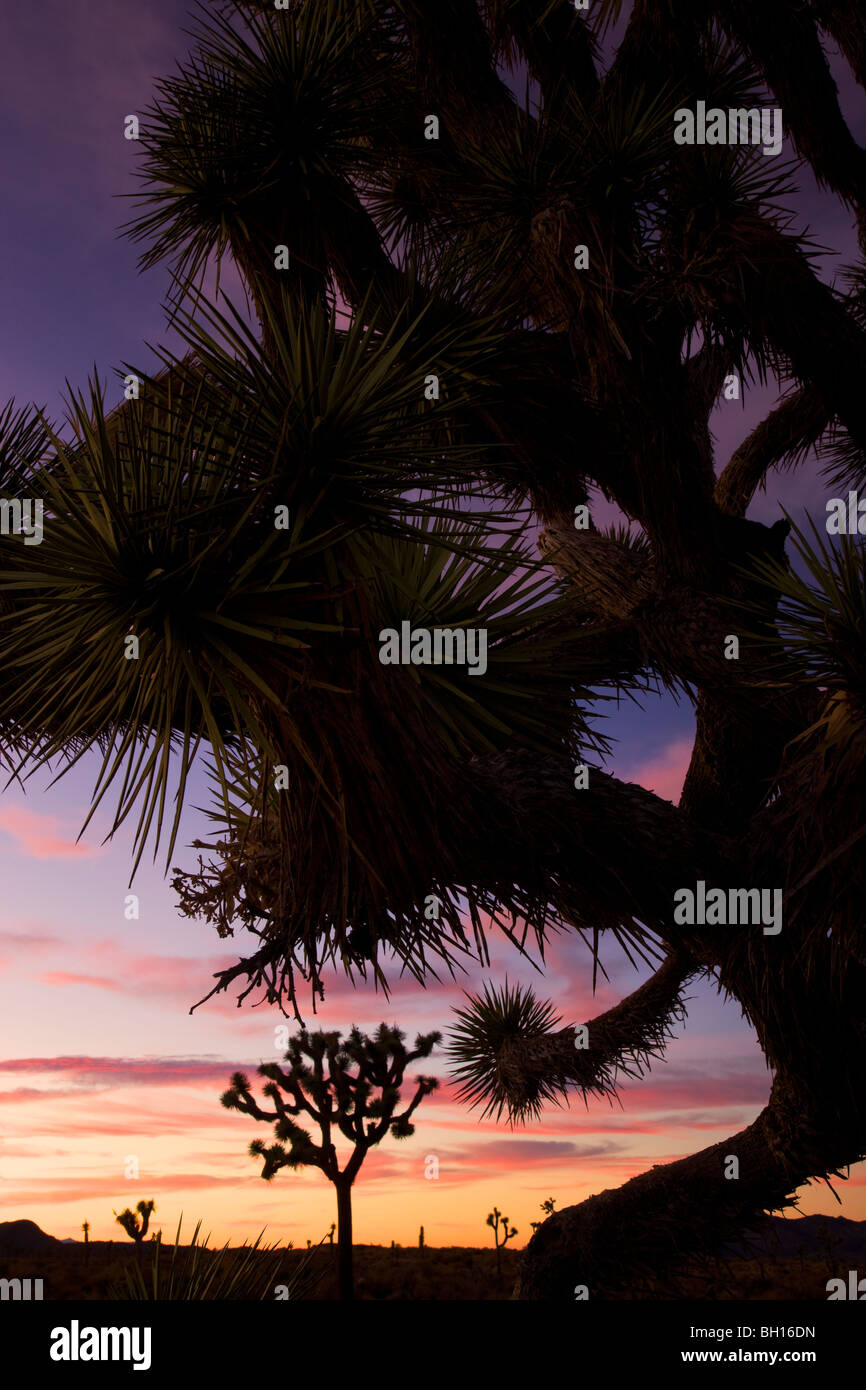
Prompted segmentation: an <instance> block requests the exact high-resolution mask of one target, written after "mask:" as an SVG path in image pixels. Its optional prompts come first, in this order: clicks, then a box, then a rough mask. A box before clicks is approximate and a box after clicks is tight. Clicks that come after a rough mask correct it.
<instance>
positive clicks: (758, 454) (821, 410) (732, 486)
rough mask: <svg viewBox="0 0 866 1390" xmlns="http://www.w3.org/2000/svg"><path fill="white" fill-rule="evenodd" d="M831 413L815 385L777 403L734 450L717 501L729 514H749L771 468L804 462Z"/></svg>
mask: <svg viewBox="0 0 866 1390" xmlns="http://www.w3.org/2000/svg"><path fill="white" fill-rule="evenodd" d="M830 423H831V415H830V412H829V411H828V409H827V406H826V404H825V402H824V400H823V398H822V396H821V394H820V392H818V391H816V390H815V388H814V387H813V386H801V387H800V388H799V390H797V391H795V392H794V393H793V395H790V396H788V398H787V399H786V400H784V401H782V402H781V404H780V405H777V406H776V408H775V410H772V411H771V412H770V414H769V415H768V416H767V417H766V419H764V420H762V421H761V423H760V424H759V425H758V426H757V427H756V428H755V429H754V430H752V433H751V434H750V435H749V437H748V438H747V439H745V440H744V441H743V443H742V444H741V445H740V447H739V448H738V449H737V451H736V452H735V453H733V454H732V455H731V457H730V459H729V461H728V463H727V464H726V465H725V467H724V468H723V469H722V472H721V473H720V474H719V480H718V482H717V483H716V504H717V505H718V506H719V507H720V508H721V510H722V511H723V512H726V513H727V514H728V515H729V516H745V515H746V511H747V509H748V507H749V503H750V502H751V500H752V498H753V497H754V495H755V492H756V490H757V488H758V487H760V486H761V485H762V484H763V482H764V479H765V477H766V474H767V473H768V471H769V470H770V469H771V468H773V467H775V466H776V465H777V464H780V463H784V462H785V461H787V460H790V459H792V458H793V459H796V460H797V461H800V460H801V459H803V458H804V457H805V456H806V455H807V454H808V452H809V450H810V449H812V448H814V446H815V445H816V444H817V443H818V441H819V439H820V438H821V435H822V434H823V433H824V431H825V430H826V429H827V428H828V426H829V425H830Z"/></svg>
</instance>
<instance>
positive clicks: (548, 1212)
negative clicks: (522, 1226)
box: [529, 1197, 556, 1231]
mask: <svg viewBox="0 0 866 1390" xmlns="http://www.w3.org/2000/svg"><path fill="white" fill-rule="evenodd" d="M541 1210H542V1211H543V1212H544V1214H545V1216H552V1215H553V1213H554V1211H555V1210H556V1198H555V1197H545V1199H544V1201H543V1202H542V1203H541ZM529 1224H530V1226H531V1227H532V1229H533V1231H537V1230H538V1228H539V1226H541V1225H543V1222H541V1221H530V1223H529Z"/></svg>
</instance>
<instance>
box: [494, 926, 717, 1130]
mask: <svg viewBox="0 0 866 1390" xmlns="http://www.w3.org/2000/svg"><path fill="white" fill-rule="evenodd" d="M697 969H698V967H697V965H696V964H695V962H694V961H693V960H690V959H689V958H688V956H686V955H685V954H684V953H681V952H672V953H671V954H670V955H669V956H668V957H667V958H666V959H665V960H664V961H663V962H662V964H661V965H660V966H659V968H658V970H656V971H655V973H654V974H653V975H652V976H651V977H650V979H648V980H647V981H646V982H645V983H644V984H642V985H641V986H640V988H639V989H636V990H634V991H633V993H632V994H630V995H628V997H627V998H626V999H623V1000H621V1002H620V1003H619V1004H617V1005H615V1007H614V1008H612V1009H608V1010H607V1011H606V1012H605V1013H603V1014H599V1016H598V1017H597V1018H594V1019H592V1020H591V1021H590V1022H589V1023H588V1024H587V1025H586V1030H587V1046H586V1047H578V1046H577V1041H579V1040H580V1034H579V1033H578V1034H576V1032H575V1029H574V1027H569V1028H562V1029H560V1030H559V1031H558V1032H556V1033H550V1034H547V1035H543V1036H541V1037H529V1038H520V1037H516V1038H508V1039H506V1040H505V1041H504V1042H503V1044H502V1047H501V1048H500V1051H499V1055H498V1058H497V1072H498V1080H499V1083H500V1088H501V1091H502V1093H503V1094H504V1095H505V1096H506V1097H507V1104H508V1107H509V1111H510V1115H511V1117H512V1118H514V1117H521V1116H524V1115H526V1114H527V1113H528V1112H529V1111H530V1110H531V1109H532V1107H533V1103H534V1102H535V1101H536V1099H537V1097H538V1096H539V1095H540V1093H541V1091H542V1089H543V1090H544V1092H545V1093H547V1094H549V1093H550V1092H551V1091H554V1090H560V1091H562V1092H563V1093H566V1092H567V1091H569V1090H571V1089H578V1090H580V1091H581V1092H582V1093H583V1095H584V1097H586V1096H588V1095H590V1094H596V1095H609V1096H612V1095H615V1094H616V1082H617V1078H618V1076H619V1074H620V1073H623V1074H624V1075H626V1076H642V1075H643V1074H644V1072H645V1071H646V1070H648V1068H649V1065H650V1061H651V1059H653V1058H659V1057H661V1056H662V1054H663V1053H664V1049H665V1046H666V1044H667V1042H668V1040H669V1039H670V1038H671V1037H672V1031H671V1029H672V1026H673V1025H674V1024H675V1023H679V1022H681V1021H682V1020H683V1019H684V1018H685V1009H684V1007H683V1003H682V988H683V985H684V984H685V983H686V981H687V980H689V979H690V978H691V977H692V975H694V974H695V973H696V972H697Z"/></svg>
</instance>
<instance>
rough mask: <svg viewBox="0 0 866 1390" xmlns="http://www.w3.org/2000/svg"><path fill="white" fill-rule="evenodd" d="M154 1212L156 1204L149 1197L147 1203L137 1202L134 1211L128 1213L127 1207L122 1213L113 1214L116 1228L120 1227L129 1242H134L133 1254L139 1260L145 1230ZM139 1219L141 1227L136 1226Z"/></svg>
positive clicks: (145, 1233)
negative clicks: (139, 1218)
mask: <svg viewBox="0 0 866 1390" xmlns="http://www.w3.org/2000/svg"><path fill="white" fill-rule="evenodd" d="M155 1210H156V1202H155V1201H154V1200H153V1198H152V1197H151V1198H150V1200H149V1201H147V1202H144V1201H142V1202H139V1203H138V1205H137V1206H136V1208H135V1211H130V1209H129V1207H127V1208H126V1210H125V1211H122V1212H121V1213H120V1215H119V1216H118V1214H117V1212H115V1213H114V1219H115V1221H116V1222H117V1224H118V1226H122V1227H123V1229H124V1230H125V1231H126V1234H127V1235H128V1236H129V1238H130V1240H134V1241H135V1253H136V1255H137V1256H138V1258H139V1259H141V1250H142V1246H143V1244H144V1237H145V1236H146V1235H147V1228H148V1226H149V1225H150V1218H151V1216H152V1215H153V1213H154V1211H155ZM136 1212H137V1213H138V1216H140V1217H141V1225H140V1226H139V1224H138V1216H136Z"/></svg>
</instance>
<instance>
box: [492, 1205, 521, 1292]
mask: <svg viewBox="0 0 866 1390" xmlns="http://www.w3.org/2000/svg"><path fill="white" fill-rule="evenodd" d="M487 1224H488V1226H490V1227H492V1229H493V1240H494V1243H495V1245H496V1277H497V1278H500V1277H501V1275H502V1251H503V1249H504V1248H505V1246H506V1245H507V1244H508V1242H509V1241H510V1240H513V1239H514V1237H515V1236H516V1235H517V1227H516V1226H514V1227H512V1229H511V1230H510V1231H509V1229H508V1217H507V1216H503V1215H502V1212H501V1211H500V1210H499V1208H498V1207H494V1208H493V1210H492V1212H491V1213H490V1215H489V1216H488V1218H487ZM500 1230H501V1231H502V1239H501V1240H500V1239H499V1232H500Z"/></svg>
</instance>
